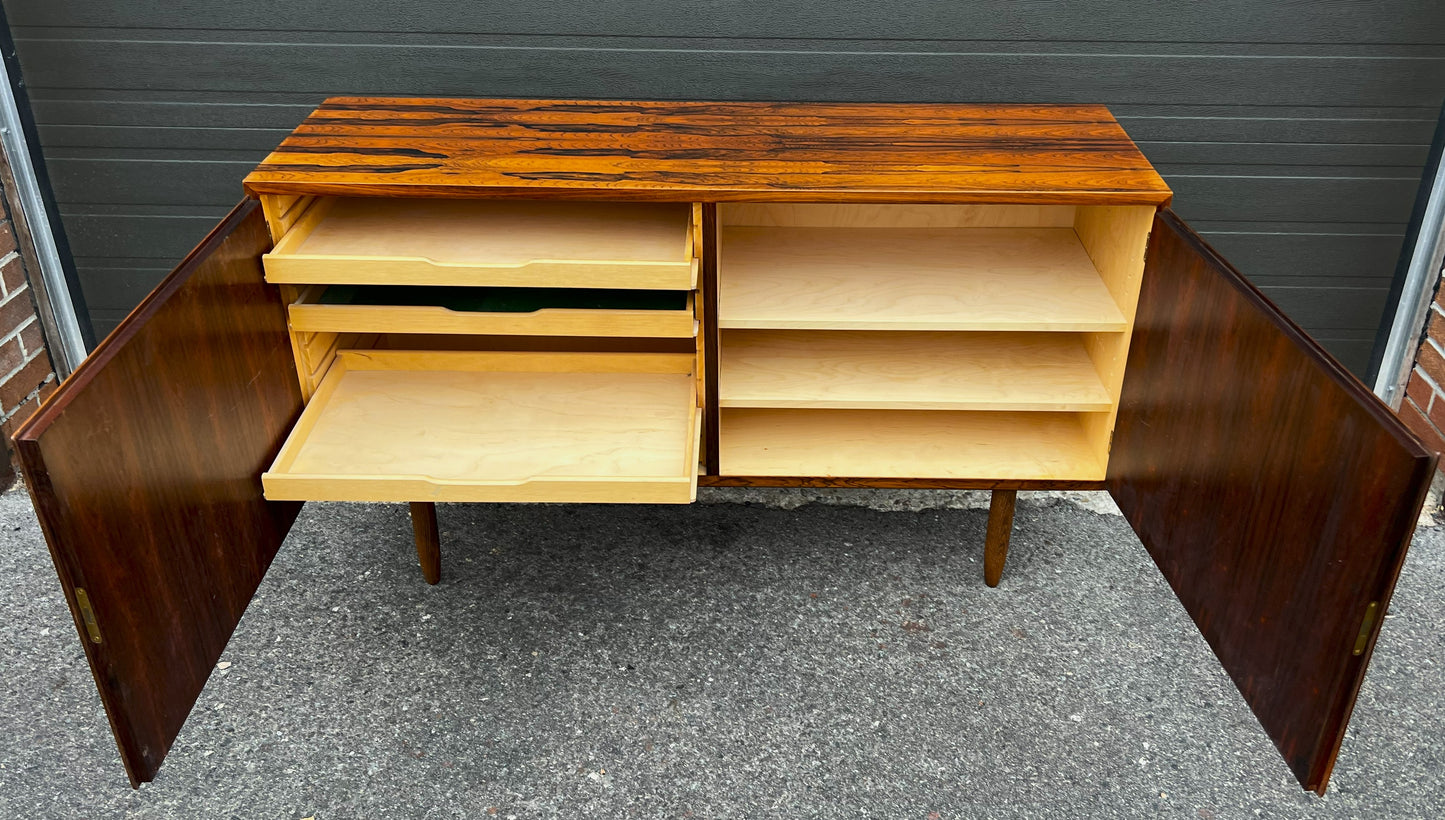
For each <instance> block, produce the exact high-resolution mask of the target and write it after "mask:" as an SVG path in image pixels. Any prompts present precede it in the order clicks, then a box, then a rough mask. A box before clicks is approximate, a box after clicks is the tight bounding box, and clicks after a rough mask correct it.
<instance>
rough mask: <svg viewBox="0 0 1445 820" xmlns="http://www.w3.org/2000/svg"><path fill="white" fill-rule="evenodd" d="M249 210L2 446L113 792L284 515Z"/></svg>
mask: <svg viewBox="0 0 1445 820" xmlns="http://www.w3.org/2000/svg"><path fill="white" fill-rule="evenodd" d="M270 246H271V243H270V239H269V238H268V236H267V233H266V224H265V221H264V220H263V219H262V217H261V211H260V208H259V207H258V205H257V203H256V202H254V201H248V202H244V203H242V204H241V205H239V206H237V208H236V210H234V211H232V212H231V214H230V215H229V216H228V217H226V219H225V220H224V221H222V222H221V224H220V225H219V226H217V228H216V229H215V230H214V231H213V232H212V233H211V235H210V236H208V237H206V239H205V241H203V242H202V243H201V244H200V246H199V247H197V248H196V249H195V250H194V251H192V252H191V255H190V256H189V257H187V258H186V260H185V261H184V262H183V263H181V266H180V267H179V268H177V269H176V270H175V271H174V272H173V273H171V275H170V276H169V277H167V278H166V279H165V281H163V282H162V283H161V284H160V286H159V287H157V288H156V290H155V291H154V292H153V293H151V294H150V296H148V297H147V298H146V300H145V301H144V302H142V303H141V305H140V306H139V307H138V308H136V309H135V311H134V312H133V313H132V314H131V315H130V316H129V317H127V318H126V320H125V321H124V322H123V323H122V324H121V325H120V327H118V328H117V329H116V331H115V332H114V333H112V334H111V335H110V336H109V337H108V338H106V340H105V341H103V342H101V344H100V345H99V346H98V347H97V348H96V350H95V351H94V352H93V353H92V354H91V355H90V357H89V358H87V359H86V360H85V361H84V362H82V363H81V365H80V367H78V368H77V369H76V371H75V373H74V374H72V375H71V376H70V378H68V379H67V380H66V381H65V383H64V384H62V385H61V386H60V389H59V390H57V391H56V392H55V394H54V395H52V396H51V397H50V399H49V400H48V401H47V402H46V403H45V404H44V406H42V407H41V409H40V410H39V412H37V413H36V414H35V416H33V417H32V418H31V419H30V421H29V422H27V423H26V424H25V426H24V427H22V428H21V429H20V430H19V432H17V433H16V434H15V443H16V447H17V450H18V452H19V454H20V457H21V461H22V465H23V469H24V473H25V480H26V483H27V484H28V485H29V487H30V494H31V498H32V499H33V500H34V502H35V509H36V512H37V513H38V515H39V517H40V524H41V527H42V528H43V529H44V531H45V538H46V541H48V542H49V544H50V554H51V557H52V558H53V559H54V561H55V568H56V571H57V572H58V573H59V574H60V582H61V585H62V587H64V590H65V598H66V600H67V601H68V602H69V604H70V611H71V614H72V615H73V616H74V617H75V625H76V628H77V629H78V630H79V632H80V640H81V643H82V644H84V645H85V652H86V655H87V657H88V658H89V660H90V668H91V672H92V673H93V674H94V675H95V684H96V687H97V688H98V689H99V690H100V699H101V701H102V702H103V703H104V704H105V711H106V714H107V715H108V716H109V718H110V725H111V730H112V731H113V732H114V733H115V739H116V742H117V743H118V744H119V745H120V755H121V758H122V759H123V760H124V761H125V767H126V771H127V773H128V774H129V775H130V780H131V785H133V786H134V785H138V784H139V783H140V782H141V781H146V780H150V779H151V778H153V777H154V776H155V773H156V769H157V767H159V766H160V763H161V760H162V759H163V758H164V757H165V756H166V752H167V751H168V750H169V749H170V745H171V741H173V740H174V739H175V737H176V733H177V732H179V731H180V728H181V724H182V723H184V722H185V719H186V715H187V714H189V713H190V710H191V706H192V705H194V704H195V702H196V697H197V696H198V695H199V694H200V692H201V687H202V686H204V685H205V683H206V678H207V677H208V676H209V675H210V671H211V669H212V668H213V667H214V665H215V663H216V660H217V658H219V657H220V655H221V650H222V649H223V648H224V647H225V645H226V641H227V639H229V638H230V636H231V632H232V630H234V629H235V627H236V622H237V621H238V620H240V618H241V613H242V612H243V611H244V610H245V609H246V604H247V603H249V602H250V600H251V596H252V595H253V594H254V593H255V591H256V586H257V585H258V584H259V583H260V582H261V576H262V575H263V574H264V573H265V572H266V567H267V566H268V565H269V564H270V563H271V558H272V557H273V556H274V555H275V554H276V548H277V547H278V546H279V545H280V544H281V540H282V539H283V538H284V537H285V536H286V531H287V530H288V529H289V528H290V526H291V522H292V520H293V519H294V518H295V517H296V513H297V511H298V510H299V509H300V505H299V504H295V503H283V504H277V503H268V502H266V501H264V500H263V499H262V497H261V478H260V475H261V471H262V470H263V469H265V467H266V466H267V464H269V463H270V461H271V458H272V457H273V456H274V455H275V454H276V451H277V450H278V449H279V448H280V445H281V442H282V440H283V439H284V437H285V435H286V432H287V430H288V429H289V428H290V426H291V424H292V422H293V421H295V419H296V417H297V415H299V413H300V411H301V404H302V402H301V392H300V387H299V384H298V381H297V378H296V366H295V363H294V359H293V358H292V355H291V347H290V341H289V338H288V336H287V331H286V313H285V307H284V306H283V305H282V304H281V300H280V296H279V294H278V293H277V292H276V288H274V287H272V286H270V285H267V284H266V283H265V281H264V280H263V278H262V268H261V259H260V255H261V254H262V253H264V252H265V251H267V250H268V249H269V248H270Z"/></svg>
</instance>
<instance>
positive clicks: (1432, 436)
mask: <svg viewBox="0 0 1445 820" xmlns="http://www.w3.org/2000/svg"><path fill="white" fill-rule="evenodd" d="M1400 418H1401V419H1402V420H1403V421H1404V422H1405V425H1406V426H1407V427H1409V428H1410V429H1411V430H1414V431H1415V434H1416V435H1418V436H1419V437H1420V438H1422V439H1424V441H1425V443H1426V444H1427V445H1429V446H1430V447H1431V448H1432V449H1434V450H1435V451H1437V452H1445V290H1441V289H1440V280H1439V279H1437V280H1436V281H1435V298H1434V301H1432V302H1431V304H1430V313H1429V314H1428V316H1427V317H1426V320H1425V336H1424V338H1423V339H1422V340H1421V341H1420V349H1419V350H1418V351H1416V353H1415V365H1414V367H1412V368H1411V369H1410V379H1409V381H1407V382H1406V383H1405V399H1404V401H1402V402H1400Z"/></svg>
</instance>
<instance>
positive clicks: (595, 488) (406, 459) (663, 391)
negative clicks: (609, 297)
mask: <svg viewBox="0 0 1445 820" xmlns="http://www.w3.org/2000/svg"><path fill="white" fill-rule="evenodd" d="M693 361H694V359H693V356H691V355H689V354H607V353H510V352H509V353H472V352H447V351H376V350H368V351H342V352H341V353H340V354H338V356H337V361H336V363H335V364H333V365H332V367H331V369H330V371H329V372H328V373H327V375H326V378H325V379H324V380H323V382H322V384H321V387H320V388H319V389H318V390H317V393H316V395H315V396H314V397H313V398H312V400H311V401H310V403H308V404H307V406H306V410H305V411H304V412H303V413H302V415H301V418H300V420H299V421H298V422H297V424H296V426H295V427H294V428H293V429H292V431H291V434H290V436H289V437H288V438H287V440H286V443H285V445H283V447H282V449H281V452H280V453H279V454H278V455H277V457H276V461H275V463H274V464H273V465H272V466H271V469H270V470H269V471H267V472H266V473H265V474H263V476H262V485H263V487H264V489H265V492H266V497H267V498H270V499H279V500H305V501H568V502H599V501H614V502H629V503H686V502H688V501H691V500H692V499H693V498H694V496H695V495H696V485H697V468H696V465H697V446H698V437H699V427H700V414H699V412H698V407H697V392H696V386H695V379H694V376H693Z"/></svg>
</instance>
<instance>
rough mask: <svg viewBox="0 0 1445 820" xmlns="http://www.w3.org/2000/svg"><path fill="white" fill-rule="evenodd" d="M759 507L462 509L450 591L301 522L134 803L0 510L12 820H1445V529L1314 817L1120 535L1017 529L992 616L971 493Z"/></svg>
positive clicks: (1395, 620)
mask: <svg viewBox="0 0 1445 820" xmlns="http://www.w3.org/2000/svg"><path fill="white" fill-rule="evenodd" d="M848 498H850V496H847V495H846V494H833V495H830V496H827V497H826V498H825V499H824V500H825V501H829V502H840V501H846V500H847V499H848ZM740 499H751V501H752V502H753V503H707V504H698V505H693V506H690V507H648V506H635V507H634V506H628V507H603V506H511V505H506V506H484V505H451V506H444V507H442V508H440V520H441V527H442V530H443V558H444V567H443V573H444V578H443V581H442V584H441V585H440V586H437V587H427V586H426V585H425V584H424V583H423V582H422V579H421V576H420V573H419V571H418V569H417V567H416V565H415V555H414V552H413V549H412V545H411V534H410V527H409V526H408V524H407V519H406V512H405V508H404V507H403V506H397V505H341V504H331V505H323V504H313V505H309V506H308V507H307V509H306V511H305V512H303V514H302V517H301V519H300V520H299V521H298V523H297V525H296V528H295V529H294V530H293V531H292V534H291V537H290V538H289V539H288V540H287V542H286V544H285V546H284V547H283V548H282V550H281V552H280V555H279V556H278V557H277V559H276V562H275V564H274V565H273V566H272V568H271V571H270V574H269V575H268V576H267V578H266V580H265V582H264V583H263V584H262V585H261V589H260V591H259V592H258V594H257V595H256V598H255V600H254V601H253V602H252V604H251V607H250V609H249V610H248V611H247V613H246V616H245V617H244V619H242V621H241V624H240V626H239V628H238V629H237V630H236V634H235V636H234V637H233V638H232V640H231V644H230V646H229V647H228V648H227V650H226V653H225V655H224V657H223V659H222V660H223V665H225V668H224V669H222V670H220V671H217V672H216V673H215V674H213V675H212V676H211V680H210V683H209V684H208V685H207V687H206V689H205V691H204V692H203V693H202V694H201V698H200V701H199V702H198V703H197V704H196V708H195V711H194V712H193V713H192V714H191V717H190V719H189V720H188V721H187V723H186V725H185V727H184V729H183V730H182V732H181V734H180V737H179V738H178V739H177V741H176V745H175V747H174V748H173V749H172V750H171V753H170V757H169V759H168V760H167V761H166V763H165V765H164V766H163V767H162V769H161V772H160V775H159V777H158V778H157V779H156V781H155V782H154V783H150V784H146V785H145V786H143V787H142V788H141V789H140V790H139V791H131V789H130V788H129V787H128V786H127V784H126V781H125V776H124V774H123V771H122V769H121V765H120V760H119V758H118V756H117V754H116V750H115V746H114V743H113V742H112V740H111V737H110V733H109V731H108V728H107V725H106V720H105V717H104V714H103V713H102V711H101V707H100V702H99V700H98V698H97V696H96V694H95V690H94V688H93V685H92V682H91V679H90V673H89V671H88V670H87V668H86V664H85V660H84V656H83V655H82V651H81V647H80V643H79V640H78V638H77V636H76V634H75V630H74V627H73V626H72V624H71V621H70V618H69V616H68V615H67V613H66V612H65V605H64V602H63V599H62V597H61V594H60V588H59V584H58V583H57V581H56V578H55V575H54V572H53V570H52V569H51V566H50V559H49V557H48V555H47V554H46V550H45V545H44V542H43V539H42V537H41V535H40V531H39V529H38V527H37V525H36V522H35V518H34V515H33V513H32V512H31V510H30V505H29V502H28V499H27V497H26V496H25V495H24V493H23V491H12V492H10V493H7V494H5V495H3V496H0V613H3V615H4V619H3V624H0V818H12V817H25V818H49V817H57V818H59V817H66V818H69V817H95V818H104V817H134V818H169V817H208V818H212V817H214V818H246V820H250V819H251V818H306V817H315V818H316V820H341V819H342V818H409V817H418V818H423V817H424V818H452V817H468V818H471V817H491V816H497V817H504V818H507V817H515V818H534V817H542V818H550V817H557V818H575V817H645V818H654V817H657V818H676V817H698V818H711V817H718V818H723V817H727V818H732V817H747V818H751V817H789V818H794V817H839V818H918V820H928V818H939V820H944V819H945V818H946V819H947V820H952V819H953V818H969V817H979V818H983V817H987V818H1080V817H1089V818H1114V817H1117V818H1135V817H1178V818H1190V820H1200V819H1201V818H1203V820H1213V819H1214V818H1219V819H1220V820H1222V819H1223V818H1241V817H1242V818H1253V817H1267V818H1434V817H1440V816H1442V815H1445V687H1442V684H1445V657H1442V656H1445V595H1442V593H1441V590H1442V589H1445V527H1430V528H1426V529H1422V530H1421V531H1420V533H1419V534H1418V535H1417V538H1416V544H1415V547H1414V549H1413V550H1412V551H1411V554H1410V558H1409V561H1408V563H1407V564H1406V566H1405V569H1404V573H1403V574H1402V576H1401V578H1400V585H1399V589H1398V591H1397V593H1396V597H1395V603H1394V606H1393V607H1392V612H1391V614H1390V615H1389V616H1388V617H1389V620H1388V621H1387V623H1386V625H1385V629H1384V633H1383V636H1382V637H1381V640H1380V644H1379V648H1378V651H1377V652H1376V655H1375V659H1374V664H1373V667H1372V669H1371V671H1370V674H1369V675H1368V677H1367V679H1366V681H1365V685H1364V689H1363V691H1362V692H1361V694H1360V702H1359V706H1358V708H1357V709H1356V712H1355V717H1354V722H1353V724H1352V728H1351V730H1350V733H1349V736H1348V737H1347V738H1346V740H1345V743H1344V748H1343V751H1342V753H1341V755H1340V759H1339V764H1338V766H1337V768H1336V770H1335V776H1334V780H1333V785H1332V788H1331V790H1330V792H1329V794H1328V796H1327V797H1325V798H1323V799H1321V798H1318V797H1315V796H1314V795H1313V794H1307V793H1305V792H1302V791H1301V790H1300V789H1299V787H1298V786H1297V785H1296V784H1295V782H1294V780H1293V778H1292V777H1291V775H1290V773H1289V771H1288V770H1287V769H1286V768H1285V765H1284V763H1283V762H1282V761H1281V759H1280V757H1279V755H1278V754H1277V753H1276V752H1275V749H1274V747H1273V746H1272V745H1271V743H1270V742H1269V740H1268V739H1267V738H1266V737H1265V735H1264V733H1263V731H1262V730H1260V728H1259V726H1258V724H1257V723H1256V722H1255V720H1254V717H1253V716H1252V715H1251V714H1250V712H1249V710H1248V708H1247V707H1246V706H1245V705H1244V703H1243V702H1242V700H1241V699H1240V696H1239V694H1238V692H1237V691H1236V690H1235V689H1234V687H1233V685H1232V684H1231V683H1230V681H1229V679H1228V678H1227V677H1226V676H1225V674H1224V673H1223V671H1222V670H1221V669H1220V667H1219V665H1218V664H1217V662H1216V661H1215V660H1214V658H1213V656H1212V655H1211V654H1210V651H1209V649H1208V647H1207V646H1206V645H1205V643H1204V641H1203V640H1202V639H1201V638H1200V637H1199V635H1198V633H1197V631H1196V630H1195V628H1194V626H1193V624H1192V623H1191V622H1190V621H1189V619H1188V617H1187V616H1186V615H1185V613H1184V612H1183V610H1182V609H1181V608H1180V606H1179V604H1178V603H1177V601H1176V600H1175V599H1174V597H1173V595H1172V594H1171V593H1170V591H1169V589H1168V587H1167V586H1166V585H1165V584H1164V582H1163V581H1162V579H1161V578H1160V576H1159V574H1158V572H1157V571H1156V570H1155V568H1154V566H1153V564H1152V563H1151V562H1150V560H1149V558H1148V556H1147V555H1146V554H1145V552H1144V550H1143V548H1142V547H1141V546H1140V545H1139V542H1138V541H1137V540H1136V539H1135V537H1134V535H1133V533H1132V532H1131V531H1130V529H1129V527H1128V525H1127V524H1126V523H1125V522H1124V521H1123V519H1121V518H1120V517H1118V516H1117V515H1108V514H1104V513H1100V512H1094V511H1090V510H1088V509H1084V508H1081V507H1079V506H1077V505H1075V504H1072V503H1068V502H1066V501H1061V500H1057V499H1042V500H1033V501H1021V503H1020V506H1019V510H1018V519H1017V524H1016V528H1015V535H1014V547H1013V552H1012V555H1011V556H1010V559H1009V565H1008V569H1007V570H1006V573H1005V576H1004V581H1003V585H1002V586H1001V587H999V588H998V589H994V590H990V589H987V588H986V587H984V585H983V582H982V580H981V577H980V576H981V555H980V552H981V544H982V540H983V529H984V521H985V513H984V512H982V511H981V510H977V509H939V508H928V507H929V505H930V504H934V503H942V504H944V505H946V506H948V505H951V506H960V505H961V506H965V507H967V506H969V505H971V504H976V503H977V502H978V501H979V499H978V498H977V497H971V498H963V499H962V501H960V499H959V498H958V497H956V496H955V495H954V494H934V495H931V496H929V495H925V496H908V495H904V496H897V495H894V496H878V497H875V498H874V501H875V502H876V505H877V506H882V507H885V508H887V507H900V508H909V507H921V508H922V509H917V510H907V509H904V510H900V511H884V510H876V509H868V508H866V507H858V506H845V505H841V504H838V503H830V504H824V503H812V504H806V505H803V506H799V507H797V508H796V509H792V510H784V509H779V508H777V507H776V506H769V504H771V503H774V502H776V503H781V504H782V505H784V506H796V505H797V504H798V503H800V502H802V501H805V500H807V499H808V496H804V495H803V494H800V493H792V494H789V493H774V494H771V495H769V494H757V493H755V494H751V495H736V494H733V495H729V494H726V493H712V494H710V495H709V500H711V501H713V502H719V501H722V502H727V501H737V500H740ZM1107 507H1108V504H1107V503H1104V504H1101V505H1098V508H1099V509H1107Z"/></svg>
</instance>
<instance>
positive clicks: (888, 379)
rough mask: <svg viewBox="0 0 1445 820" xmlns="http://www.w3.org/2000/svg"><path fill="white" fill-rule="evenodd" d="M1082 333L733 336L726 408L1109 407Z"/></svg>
mask: <svg viewBox="0 0 1445 820" xmlns="http://www.w3.org/2000/svg"><path fill="white" fill-rule="evenodd" d="M1081 337H1082V334H1078V333H910V332H906V331H893V332H890V331H836V330H725V331H723V335H722V357H721V359H720V360H719V362H718V378H719V384H718V403H719V405H720V406H722V407H799V408H803V407H820V408H821V407H835V408H853V409H898V410H904V409H911V410H1065V411H1080V410H1104V411H1107V410H1111V409H1112V408H1113V406H1114V401H1113V398H1112V397H1111V396H1110V395H1109V392H1108V391H1107V390H1105V389H1104V385H1103V384H1102V383H1101V382H1100V381H1099V374H1098V373H1097V372H1096V371H1095V370H1094V363H1093V362H1092V361H1090V359H1089V354H1088V353H1086V352H1085V350H1084V345H1083V340H1082V338H1081Z"/></svg>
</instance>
